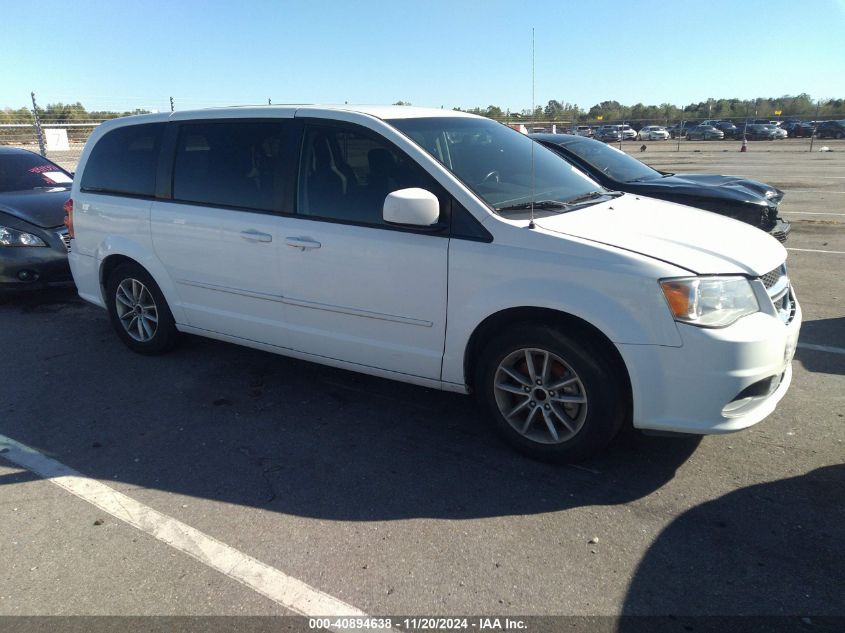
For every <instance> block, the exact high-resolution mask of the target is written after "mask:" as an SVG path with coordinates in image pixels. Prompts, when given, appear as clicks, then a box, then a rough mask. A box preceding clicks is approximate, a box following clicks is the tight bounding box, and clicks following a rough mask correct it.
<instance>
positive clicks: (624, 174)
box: [531, 134, 791, 242]
mask: <svg viewBox="0 0 845 633" xmlns="http://www.w3.org/2000/svg"><path fill="white" fill-rule="evenodd" d="M531 138H534V139H536V140H537V141H539V142H540V143H542V144H543V145H545V146H546V147H548V148H549V149H551V150H552V151H554V152H556V153H557V154H559V155H560V156H562V157H563V158H564V159H566V160H567V161H568V162H569V163H571V164H572V165H574V166H575V167H577V168H578V169H580V170H582V171H584V172H585V173H587V174H588V175H589V176H590V177H591V178H593V179H595V180H596V181H597V182H599V183H601V184H602V185H603V186H604V187H607V188H608V189H613V190H616V191H625V192H627V193H634V194H639V195H643V196H648V197H650V198H659V199H661V200H667V201H669V202H677V203H679V204H685V205H688V206H691V207H697V208H699V209H704V210H706V211H713V212H715V213H719V214H721V215H726V216H728V217H731V218H734V219H736V220H741V221H743V222H746V223H748V224H751V225H752V226H756V227H757V228H759V229H762V230H764V231H766V232H767V233H769V234H770V235H772V237H774V238H776V239H777V240H778V241H781V242H785V241H786V238H787V236H788V235H789V232H790V229H791V226H790V224H789V222H787V221H786V220H784V219H783V218H781V217H780V215H779V214H778V207H779V205H780V202H781V200H782V199H783V191H781V190H779V189H777V188H776V187H772V186H771V185H767V184H765V183H762V182H757V181H755V180H749V179H746V178H741V177H739V176H716V175H712V174H671V173H665V172H660V171H657V170H655V169H652V168H651V167H649V166H648V165H646V164H644V163H642V162H640V161H638V160H637V159H636V158H634V157H633V156H630V155H628V154H626V153H625V152H622V151H620V150H618V149H617V148H615V147H612V146H609V145H605V144H604V143H597V142H595V141H590V140H589V139H582V138H581V137H578V136H571V135H567V134H537V135H533V136H532V137H531Z"/></svg>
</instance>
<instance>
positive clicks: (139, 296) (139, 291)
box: [115, 277, 158, 343]
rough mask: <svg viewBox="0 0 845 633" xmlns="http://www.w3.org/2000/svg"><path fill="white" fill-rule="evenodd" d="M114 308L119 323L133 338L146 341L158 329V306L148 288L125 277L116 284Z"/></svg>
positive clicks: (140, 341)
mask: <svg viewBox="0 0 845 633" xmlns="http://www.w3.org/2000/svg"><path fill="white" fill-rule="evenodd" d="M115 309H116V310H117V317H118V319H119V320H120V324H121V325H122V326H123V329H124V330H126V333H127V334H128V335H129V336H130V337H132V339H133V340H135V341H138V342H139V343H146V342H148V341H150V340H152V338H153V337H154V336H155V333H156V330H157V329H158V308H157V307H156V303H155V299H154V298H153V295H152V293H151V292H150V291H149V289H148V288H147V287H146V286H145V285H144V284H143V283H141V282H140V281H138V280H137V279H132V278H129V277H127V278H126V279H124V280H123V281H121V282H120V284H119V285H118V286H117V291H116V292H115Z"/></svg>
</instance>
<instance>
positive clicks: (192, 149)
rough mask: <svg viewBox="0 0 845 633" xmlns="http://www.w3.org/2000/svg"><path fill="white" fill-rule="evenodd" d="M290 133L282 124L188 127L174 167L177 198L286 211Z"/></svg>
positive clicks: (181, 134) (183, 129) (184, 127)
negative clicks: (286, 179)
mask: <svg viewBox="0 0 845 633" xmlns="http://www.w3.org/2000/svg"><path fill="white" fill-rule="evenodd" d="M289 129H290V126H289V125H287V124H286V123H285V122H281V121H266V122H265V121H214V122H204V123H185V124H182V125H181V127H180V131H179V139H178V141H177V144H176V162H175V164H174V167H173V199H174V200H180V201H183V202H197V203H201V204H210V205H215V206H227V207H241V208H244V209H255V210H259V211H277V210H280V209H281V207H282V203H283V200H284V177H285V169H284V168H285V165H286V164H287V163H288V162H289V161H288V159H287V157H286V156H285V150H286V145H287V140H288V139H287V134H288V133H289V132H288V130H289Z"/></svg>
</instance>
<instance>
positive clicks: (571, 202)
mask: <svg viewBox="0 0 845 633" xmlns="http://www.w3.org/2000/svg"><path fill="white" fill-rule="evenodd" d="M621 195H622V194H621V193H620V192H618V191H591V192H589V193H585V194H584V195H582V196H577V197H575V198H570V199H569V200H566V201H565V204H566V206H568V207H571V206H574V205H576V204H580V203H582V202H587V201H589V200H595V199H596V198H603V197H605V196H608V197H611V198H618V197H619V196H621Z"/></svg>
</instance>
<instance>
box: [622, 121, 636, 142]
mask: <svg viewBox="0 0 845 633" xmlns="http://www.w3.org/2000/svg"><path fill="white" fill-rule="evenodd" d="M619 131H620V132H622V140H623V141H633V140H634V139H635V138H637V131H636V130H635V129H634V128H632V127H631V126H630V125H628V124H627V123H625V124H623V125H622V126H620V129H619Z"/></svg>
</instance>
